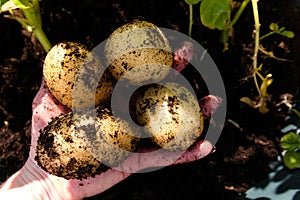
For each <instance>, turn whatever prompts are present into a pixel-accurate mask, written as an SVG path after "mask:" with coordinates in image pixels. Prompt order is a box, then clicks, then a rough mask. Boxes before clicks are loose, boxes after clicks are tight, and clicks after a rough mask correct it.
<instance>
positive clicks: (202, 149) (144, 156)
mask: <svg viewBox="0 0 300 200" xmlns="http://www.w3.org/2000/svg"><path fill="white" fill-rule="evenodd" d="M212 150H213V146H212V144H211V143H210V142H209V141H207V140H204V141H199V142H197V143H196V144H194V145H193V146H192V147H191V148H190V149H189V150H187V151H185V152H172V151H168V150H164V149H160V150H156V151H150V152H149V151H148V152H139V153H134V154H132V156H131V157H129V158H128V159H127V160H125V161H124V162H123V163H122V164H121V165H120V166H118V167H116V168H115V169H117V170H120V171H124V172H127V173H136V172H138V171H140V170H143V169H148V168H154V167H164V166H169V165H175V164H181V163H187V162H192V161H195V160H198V159H201V158H203V157H205V156H207V155H209V154H210V153H211V152H212Z"/></svg>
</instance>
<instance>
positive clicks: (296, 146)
mask: <svg viewBox="0 0 300 200" xmlns="http://www.w3.org/2000/svg"><path fill="white" fill-rule="evenodd" d="M290 108H291V110H292V112H293V113H294V114H296V115H297V117H298V119H300V113H299V111H298V110H296V109H295V108H292V107H291V106H290ZM280 142H281V147H282V148H283V149H284V150H286V152H285V153H284V155H283V162H284V164H285V166H287V167H288V168H289V169H296V168H300V152H299V151H300V135H298V134H296V133H295V132H289V133H288V134H286V135H284V136H283V137H282V138H281V140H280Z"/></svg>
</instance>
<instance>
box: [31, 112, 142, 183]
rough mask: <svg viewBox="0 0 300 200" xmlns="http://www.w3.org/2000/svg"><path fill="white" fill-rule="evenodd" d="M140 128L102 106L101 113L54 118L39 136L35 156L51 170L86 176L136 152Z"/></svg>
mask: <svg viewBox="0 0 300 200" xmlns="http://www.w3.org/2000/svg"><path fill="white" fill-rule="evenodd" d="M137 133H138V132H137V131H135V130H134V128H132V126H131V125H130V124H129V123H127V122H126V121H124V120H122V119H120V118H118V117H114V116H112V114H111V112H110V111H108V110H107V109H102V110H100V111H99V112H98V115H97V116H94V117H93V115H92V114H90V112H84V113H81V114H79V113H78V114H72V113H71V112H70V113H68V114H63V115H60V116H58V117H57V118H55V119H54V120H52V121H51V122H50V123H49V124H48V126H46V127H45V128H44V129H43V130H42V131H41V134H40V136H39V139H38V145H37V150H36V153H37V155H36V157H35V159H36V160H37V162H38V165H39V166H40V167H41V168H42V169H44V170H45V171H47V172H48V173H50V174H53V175H56V176H60V177H64V178H66V179H84V178H87V177H90V176H91V177H94V176H95V175H97V174H100V173H101V172H103V171H105V170H107V169H108V168H111V167H115V166H117V165H118V164H120V163H121V162H122V161H124V160H125V159H126V158H127V157H128V156H129V155H130V154H131V152H134V151H135V150H136V149H137V147H138V143H139V138H138V137H136V136H135V135H134V134H137Z"/></svg>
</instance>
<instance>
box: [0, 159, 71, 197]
mask: <svg viewBox="0 0 300 200" xmlns="http://www.w3.org/2000/svg"><path fill="white" fill-rule="evenodd" d="M0 199H32V200H35V199H38V200H40V199H45V200H48V199H49V200H50V199H55V200H61V199H74V198H72V195H71V194H70V193H69V194H68V190H67V189H66V186H65V181H63V180H61V179H60V178H58V177H57V178H56V177H53V176H51V175H49V174H47V173H46V172H44V171H42V170H41V169H40V168H39V167H37V166H36V164H35V163H34V161H32V160H31V159H29V160H28V161H27V162H26V164H25V165H24V166H23V167H22V169H20V170H19V171H18V172H16V173H15V174H13V175H12V176H11V177H10V178H9V179H8V180H7V181H6V182H4V183H3V184H2V185H1V188H0Z"/></svg>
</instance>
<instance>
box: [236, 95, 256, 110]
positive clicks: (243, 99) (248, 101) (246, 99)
mask: <svg viewBox="0 0 300 200" xmlns="http://www.w3.org/2000/svg"><path fill="white" fill-rule="evenodd" d="M240 101H241V102H243V103H245V104H247V105H248V106H250V107H252V108H256V102H255V101H252V100H251V99H250V98H249V97H242V98H240Z"/></svg>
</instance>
